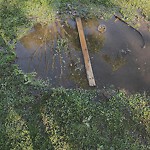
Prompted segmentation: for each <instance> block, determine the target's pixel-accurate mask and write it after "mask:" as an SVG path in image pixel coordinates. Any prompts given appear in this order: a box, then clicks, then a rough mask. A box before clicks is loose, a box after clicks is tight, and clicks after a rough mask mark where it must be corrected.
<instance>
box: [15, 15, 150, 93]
mask: <svg viewBox="0 0 150 150" xmlns="http://www.w3.org/2000/svg"><path fill="white" fill-rule="evenodd" d="M82 22H83V27H84V33H85V37H86V41H87V45H88V49H89V52H90V57H91V63H92V67H93V72H94V75H95V80H96V84H97V88H102V87H103V86H106V85H108V86H109V85H112V84H113V85H115V86H116V87H117V88H123V89H126V90H129V91H143V90H147V91H149V90H150V68H149V66H150V59H149V57H150V51H149V49H150V45H149V44H147V47H146V48H145V49H141V47H140V44H139V43H140V42H141V41H140V40H141V39H140V38H139V35H138V34H137V33H136V32H134V31H133V30H132V29H131V28H130V27H128V26H126V25H125V24H123V23H122V22H120V21H117V22H115V18H112V19H110V20H108V21H104V20H97V19H94V18H93V19H89V20H84V19H83V20H82ZM100 24H104V25H105V26H106V32H104V33H100V32H99V31H98V26H99V25H100ZM143 35H144V34H143ZM145 35H147V36H146V41H148V42H147V43H150V34H149V33H148V32H147V31H145ZM16 53H17V56H18V59H17V60H16V63H17V64H18V65H19V66H20V68H22V69H23V70H24V71H25V72H32V71H35V72H37V76H38V77H40V78H44V79H46V78H49V79H50V82H51V84H52V86H53V87H57V86H64V87H67V88H75V87H83V88H88V82H87V78H86V74H85V68H84V62H83V56H82V52H81V46H80V42H79V37H78V32H77V28H76V22H75V21H74V20H72V19H67V20H65V21H64V20H58V19H57V20H55V21H54V22H53V23H52V24H50V25H42V24H36V25H35V26H34V27H33V29H32V30H31V31H30V32H29V33H28V34H27V35H26V36H24V37H22V38H21V39H20V41H19V42H18V44H17V46H16Z"/></svg>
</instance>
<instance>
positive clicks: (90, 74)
mask: <svg viewBox="0 0 150 150" xmlns="http://www.w3.org/2000/svg"><path fill="white" fill-rule="evenodd" d="M76 23H77V28H78V32H79V37H80V43H81V48H82V53H83V57H84V63H85V68H86V74H87V78H88V81H89V86H96V83H95V79H94V75H93V70H92V66H91V61H90V57H89V52H88V48H87V44H86V40H85V36H84V31H83V26H82V22H81V18H79V17H78V18H76Z"/></svg>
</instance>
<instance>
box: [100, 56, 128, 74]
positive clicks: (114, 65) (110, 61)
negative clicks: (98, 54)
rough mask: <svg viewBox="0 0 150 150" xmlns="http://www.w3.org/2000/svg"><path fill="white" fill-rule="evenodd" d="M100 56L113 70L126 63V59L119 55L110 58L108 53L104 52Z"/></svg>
mask: <svg viewBox="0 0 150 150" xmlns="http://www.w3.org/2000/svg"><path fill="white" fill-rule="evenodd" d="M102 57H103V59H104V60H105V61H106V62H107V63H108V64H110V65H111V67H112V70H113V71H117V70H118V69H119V68H121V67H122V66H123V65H125V64H126V60H125V59H124V58H123V57H121V56H120V57H119V56H117V57H116V58H111V57H110V56H109V55H107V54H105V55H103V56H102Z"/></svg>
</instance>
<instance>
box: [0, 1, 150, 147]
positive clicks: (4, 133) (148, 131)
mask: <svg viewBox="0 0 150 150" xmlns="http://www.w3.org/2000/svg"><path fill="white" fill-rule="evenodd" d="M66 3H71V7H73V8H74V9H75V10H76V11H78V12H79V13H78V15H80V16H82V17H93V16H96V17H101V16H104V17H105V18H109V17H111V16H112V14H113V13H114V12H116V11H120V12H121V13H122V15H123V17H124V18H125V19H127V18H130V19H131V18H132V17H133V18H134V17H135V16H136V14H135V12H136V8H140V9H141V11H142V14H143V15H144V16H145V18H146V19H148V18H149V10H150V9H149V8H150V7H149V3H147V1H144V0H142V1H140V0H136V1H135V0H134V1H128V2H126V1H123V0H121V1H115V0H109V1H106V0H103V1H99V0H97V1H94V0H91V1H88V0H84V1H80V3H79V2H78V1H71V0H70V1H69V0H66V1H62V0H56V1H54V0H53V1H49V0H22V1H20V0H12V1H9V0H0V149H2V150H9V149H14V150H20V149H24V150H32V149H35V150H45V149H49V150H53V149H56V150H57V149H60V150H61V149H62V150H70V149H73V150H76V149H83V150H88V149H90V150H108V149H110V150H126V149H129V150H148V149H150V147H149V145H150V142H149V141H150V136H149V135H150V107H149V106H150V97H148V96H146V94H143V95H141V94H134V95H126V94H125V93H124V92H122V91H116V90H115V89H106V90H105V93H107V94H106V95H105V96H104V94H102V91H87V90H71V89H70V90H69V89H63V88H58V89H52V88H51V87H50V85H49V83H48V82H46V81H42V80H36V79H35V78H34V75H33V74H24V73H23V72H22V71H21V70H19V69H18V67H17V66H16V65H15V64H13V61H14V60H15V58H16V55H15V53H14V47H15V44H16V42H17V40H18V39H19V38H20V37H22V36H23V35H24V34H25V33H26V32H27V31H28V30H30V28H31V26H32V25H33V24H35V23H37V22H41V23H44V24H47V23H50V22H51V21H53V20H54V18H55V15H56V13H57V11H60V12H64V13H65V15H62V14H61V15H60V17H65V16H66V15H67V12H66V10H65V8H66ZM122 3H123V4H125V5H122ZM69 7H70V6H69ZM81 7H82V9H81ZM83 8H84V9H83ZM126 8H133V9H130V10H132V11H130V10H129V9H128V10H127V9H126ZM93 10H94V11H93ZM102 10H103V11H102ZM71 17H73V16H72V15H71ZM130 19H129V20H130ZM60 44H61V43H60ZM110 93H112V96H111V97H110V96H107V95H110Z"/></svg>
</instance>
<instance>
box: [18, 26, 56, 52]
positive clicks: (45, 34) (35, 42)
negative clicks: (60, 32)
mask: <svg viewBox="0 0 150 150" xmlns="http://www.w3.org/2000/svg"><path fill="white" fill-rule="evenodd" d="M56 37H57V29H56V26H55V25H54V24H52V25H51V26H48V25H42V24H36V25H35V26H34V28H33V31H31V32H30V33H29V34H27V35H26V36H24V37H22V38H21V39H20V41H21V43H22V44H23V46H24V47H25V48H26V49H30V50H36V49H39V48H40V47H42V46H43V45H44V44H45V43H47V42H49V41H51V40H54V39H55V38H56Z"/></svg>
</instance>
